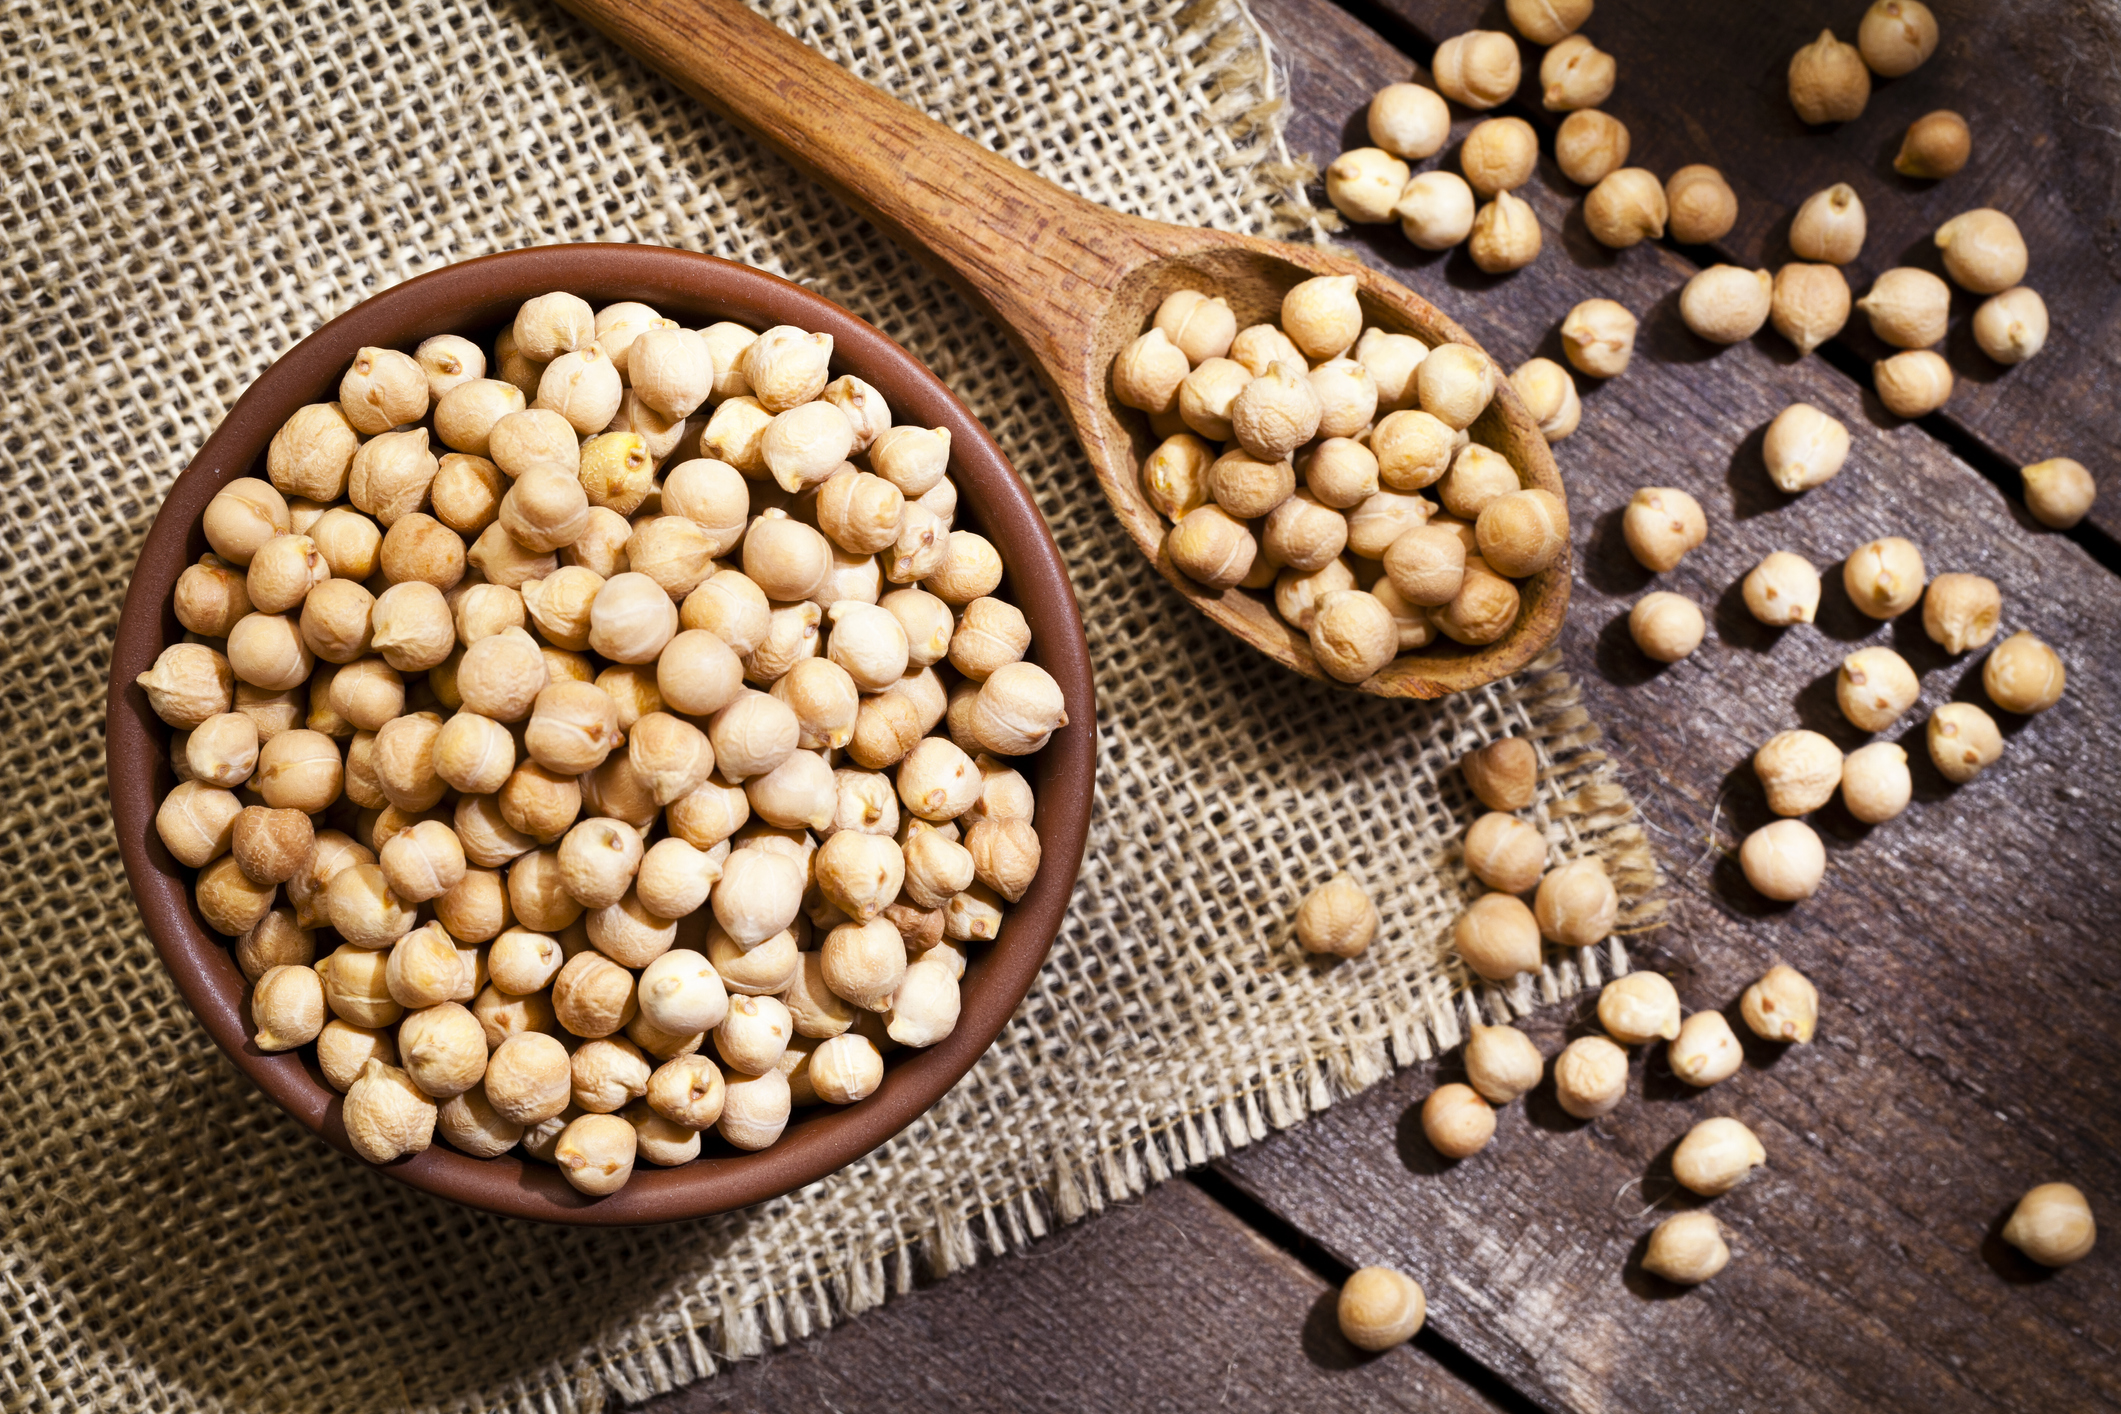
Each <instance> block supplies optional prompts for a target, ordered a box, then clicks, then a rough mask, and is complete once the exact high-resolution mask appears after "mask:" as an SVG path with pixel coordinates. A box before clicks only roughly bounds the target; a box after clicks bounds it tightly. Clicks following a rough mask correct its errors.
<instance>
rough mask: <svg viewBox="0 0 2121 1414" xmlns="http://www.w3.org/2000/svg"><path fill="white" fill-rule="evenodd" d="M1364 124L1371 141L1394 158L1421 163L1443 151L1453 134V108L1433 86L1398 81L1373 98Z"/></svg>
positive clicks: (1386, 86)
mask: <svg viewBox="0 0 2121 1414" xmlns="http://www.w3.org/2000/svg"><path fill="white" fill-rule="evenodd" d="M1365 123H1366V125H1367V127H1368V128H1369V133H1370V141H1371V142H1374V143H1376V144H1377V145H1378V146H1379V147H1381V148H1383V149H1384V150H1385V151H1387V152H1389V153H1391V154H1392V155H1393V156H1394V157H1403V158H1405V159H1406V160H1408V161H1410V162H1418V161H1420V160H1421V159H1422V158H1424V157H1433V156H1435V155H1436V154H1437V153H1438V152H1440V151H1442V149H1443V145H1444V143H1445V142H1447V141H1448V140H1449V139H1450V136H1451V110H1450V108H1449V106H1447V105H1446V104H1445V103H1444V101H1443V98H1442V97H1441V96H1440V95H1439V94H1437V92H1436V91H1435V90H1434V89H1429V88H1423V87H1422V86H1421V85H1420V84H1414V83H1395V84H1387V85H1385V86H1384V87H1383V88H1381V89H1379V90H1378V91H1377V92H1376V94H1375V95H1373V96H1372V97H1371V99H1370V106H1369V109H1368V113H1367V116H1366V118H1365Z"/></svg>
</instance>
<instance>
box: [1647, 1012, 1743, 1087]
mask: <svg viewBox="0 0 2121 1414" xmlns="http://www.w3.org/2000/svg"><path fill="white" fill-rule="evenodd" d="M1744 1060H1745V1051H1744V1049H1743V1048H1742V1047H1741V1046H1740V1045H1739V1044H1738V1038H1737V1036H1735V1035H1733V1034H1732V1032H1731V1023H1730V1022H1728V1021H1726V1020H1724V1019H1723V1013H1722V1012H1720V1011H1697V1012H1695V1013H1694V1014H1693V1015H1692V1016H1690V1017H1688V1018H1687V1019H1686V1020H1685V1021H1683V1022H1681V1023H1680V1025H1679V1034H1678V1035H1677V1036H1675V1037H1674V1038H1673V1039H1672V1044H1671V1045H1669V1046H1667V1047H1666V1048H1665V1061H1666V1063H1667V1064H1668V1065H1670V1066H1671V1067H1672V1074H1674V1075H1676V1076H1678V1077H1679V1078H1680V1079H1681V1080H1684V1081H1685V1082H1686V1083H1687V1084H1689V1085H1691V1086H1693V1087H1694V1088H1696V1089H1697V1090H1699V1089H1706V1088H1707V1087H1709V1086H1711V1085H1715V1084H1718V1083H1720V1082H1722V1081H1725V1080H1728V1079H1730V1078H1731V1077H1732V1076H1733V1075H1736V1074H1737V1073H1738V1067H1739V1065H1740V1064H1741V1063H1743V1062H1744Z"/></svg>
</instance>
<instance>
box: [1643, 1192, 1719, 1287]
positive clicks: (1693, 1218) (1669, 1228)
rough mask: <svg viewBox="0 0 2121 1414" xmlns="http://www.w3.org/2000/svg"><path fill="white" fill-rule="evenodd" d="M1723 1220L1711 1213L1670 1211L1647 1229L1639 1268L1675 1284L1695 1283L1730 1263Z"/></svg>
mask: <svg viewBox="0 0 2121 1414" xmlns="http://www.w3.org/2000/svg"><path fill="white" fill-rule="evenodd" d="M1730 1261H1731V1249H1730V1247H1729V1245H1728V1244H1726V1243H1725V1242H1724V1240H1723V1224H1721V1223H1719V1222H1717V1221H1716V1217H1715V1215H1714V1214H1713V1213H1707V1212H1702V1211H1700V1210H1698V1209H1697V1210H1695V1211H1693V1212H1686V1213H1674V1214H1672V1216H1670V1217H1668V1218H1666V1219H1665V1220H1664V1221H1663V1222H1661V1223H1659V1224H1657V1226H1656V1227H1654V1228H1652V1229H1651V1230H1650V1243H1649V1246H1648V1247H1647V1248H1646V1249H1644V1251H1643V1254H1642V1269H1643V1270H1644V1271H1646V1272H1648V1273H1649V1274H1650V1275H1652V1276H1657V1277H1662V1278H1664V1279H1665V1280H1666V1281H1668V1282H1672V1283H1673V1284H1675V1285H1678V1286H1699V1285H1700V1284H1701V1283H1703V1282H1705V1281H1707V1280H1709V1279H1710V1278H1711V1277H1713V1276H1715V1275H1716V1274H1717V1273H1718V1272H1720V1271H1722V1270H1723V1269H1724V1268H1725V1267H1726V1266H1729V1265H1730Z"/></svg>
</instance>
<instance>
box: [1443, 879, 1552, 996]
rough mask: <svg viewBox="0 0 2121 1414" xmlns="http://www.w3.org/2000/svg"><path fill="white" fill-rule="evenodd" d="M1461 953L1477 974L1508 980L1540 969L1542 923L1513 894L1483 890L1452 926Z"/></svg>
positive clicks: (1494, 979) (1461, 957) (1464, 960)
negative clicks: (1488, 892) (1484, 892)
mask: <svg viewBox="0 0 2121 1414" xmlns="http://www.w3.org/2000/svg"><path fill="white" fill-rule="evenodd" d="M1452 941H1453V943H1454V944H1455V946H1456V947H1457V949H1458V956H1459V958H1460V960H1461V961H1463V962H1464V963H1465V965H1466V966H1467V967H1468V968H1469V969H1471V970H1472V971H1473V972H1474V973H1475V974H1476V975H1478V976H1480V977H1483V978H1485V979H1487V980H1488V981H1490V982H1507V981H1508V980H1509V979H1510V978H1512V977H1514V976H1516V975H1517V974H1518V973H1520V972H1537V971H1538V970H1539V924H1538V922H1537V921H1536V920H1534V918H1533V917H1532V910H1531V909H1529V908H1526V907H1525V906H1524V902H1523V900H1521V899H1519V898H1517V897H1516V896H1515V895H1512V894H1501V893H1496V894H1482V895H1481V896H1480V897H1479V898H1477V899H1475V900H1473V903H1472V905H1471V906H1470V907H1468V908H1467V909H1466V911H1465V912H1464V913H1462V914H1460V915H1459V918H1458V922H1457V924H1456V926H1455V927H1454V928H1453V930H1452Z"/></svg>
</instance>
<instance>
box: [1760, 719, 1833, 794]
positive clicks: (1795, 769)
mask: <svg viewBox="0 0 2121 1414" xmlns="http://www.w3.org/2000/svg"><path fill="white" fill-rule="evenodd" d="M1841 770H1842V759H1841V748H1840V747H1838V746H1836V745H1834V743H1833V742H1832V741H1830V740H1828V739H1827V738H1826V737H1823V736H1821V735H1820V734H1819V733H1818V732H1810V731H1787V732H1777V733H1776V734H1775V735H1773V736H1771V737H1769V738H1768V739H1767V740H1766V741H1765V742H1764V743H1762V744H1761V747H1760V749H1759V750H1758V751H1756V752H1754V753H1753V773H1754V774H1755V775H1757V776H1759V777H1760V784H1761V787H1762V788H1763V789H1764V790H1766V792H1767V800H1768V809H1770V810H1772V811H1774V812H1775V813H1776V814H1777V815H1807V814H1810V813H1811V812H1812V811H1814V810H1817V809H1818V808H1819V807H1820V806H1822V805H1824V804H1826V803H1827V801H1829V800H1831V799H1833V796H1834V789H1835V787H1837V786H1839V785H1840V784H1841Z"/></svg>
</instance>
